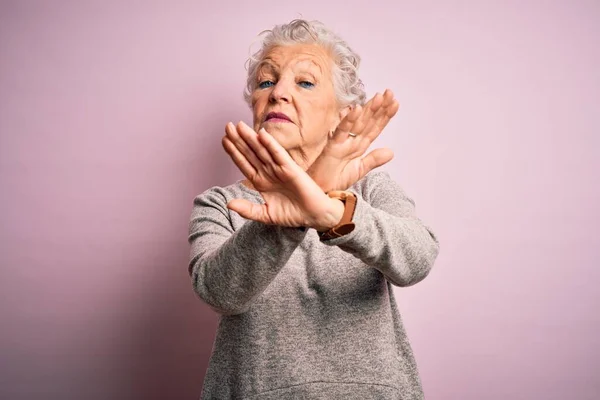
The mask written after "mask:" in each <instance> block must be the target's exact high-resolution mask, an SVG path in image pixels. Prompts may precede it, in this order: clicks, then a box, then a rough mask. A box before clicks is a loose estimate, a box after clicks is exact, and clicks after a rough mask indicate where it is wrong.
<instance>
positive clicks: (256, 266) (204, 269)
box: [189, 221, 306, 315]
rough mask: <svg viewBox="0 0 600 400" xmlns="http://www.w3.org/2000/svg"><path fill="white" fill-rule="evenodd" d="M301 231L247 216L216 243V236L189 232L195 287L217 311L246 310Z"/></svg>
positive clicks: (280, 265) (298, 239)
mask: <svg viewBox="0 0 600 400" xmlns="http://www.w3.org/2000/svg"><path fill="white" fill-rule="evenodd" d="M199 223H202V222H199ZM204 223H207V222H204ZM305 235H306V232H304V231H301V230H299V229H296V228H285V227H280V226H275V225H265V224H262V223H259V222H255V221H248V222H247V223H246V224H244V225H243V226H242V227H241V228H240V229H238V230H237V231H235V232H234V233H233V234H231V235H230V236H229V237H228V238H227V239H226V240H225V241H223V242H222V243H220V244H219V243H215V241H217V240H219V238H217V237H215V236H214V235H209V234H206V233H204V234H203V233H202V229H201V228H199V229H197V230H196V232H195V233H193V234H192V235H191V236H190V242H191V243H192V244H193V246H192V250H191V251H192V254H191V260H190V264H189V271H190V275H191V278H192V285H193V287H194V290H195V292H196V293H197V294H198V296H199V297H200V298H202V299H203V300H204V301H205V302H206V303H207V304H208V305H209V306H211V308H213V309H214V310H215V311H217V312H219V313H221V314H224V315H233V314H240V313H242V312H244V311H246V310H247V309H248V308H249V307H250V305H251V304H252V302H253V301H254V300H255V299H256V298H257V297H258V296H259V295H260V294H261V293H262V292H263V291H264V290H265V289H266V288H267V286H268V285H269V284H270V283H271V282H272V281H273V279H274V278H275V277H276V276H277V274H278V273H279V271H280V270H281V269H282V268H283V267H284V266H285V264H286V262H287V261H288V259H289V258H290V256H291V255H292V253H293V251H294V250H295V249H296V247H297V246H298V245H299V244H300V243H301V242H302V240H303V238H304V236H305ZM202 236H204V237H202ZM207 248H212V249H214V250H212V251H206V249H207Z"/></svg>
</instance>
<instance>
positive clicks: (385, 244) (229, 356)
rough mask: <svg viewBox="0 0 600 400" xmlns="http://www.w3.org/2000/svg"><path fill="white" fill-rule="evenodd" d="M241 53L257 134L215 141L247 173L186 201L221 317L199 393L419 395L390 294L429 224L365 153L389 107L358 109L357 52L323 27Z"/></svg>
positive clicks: (236, 130) (412, 279)
mask: <svg viewBox="0 0 600 400" xmlns="http://www.w3.org/2000/svg"><path fill="white" fill-rule="evenodd" d="M266 33H267V35H266V37H265V38H264V40H263V43H262V47H261V48H260V50H259V51H258V52H257V53H256V54H254V55H253V56H252V57H251V58H250V63H249V67H248V83H247V90H246V93H245V95H246V99H247V101H248V102H249V104H250V105H251V107H252V111H253V118H254V122H253V127H250V126H248V125H246V124H244V123H243V122H240V123H239V124H237V125H233V124H231V123H229V124H227V126H226V128H225V131H226V134H225V136H224V138H223V142H222V143H223V146H224V148H225V150H226V151H227V153H228V154H229V156H230V157H231V158H232V160H233V161H234V163H235V164H236V165H237V167H238V168H239V169H240V170H241V172H242V173H243V174H244V176H245V177H246V179H245V180H240V181H238V182H236V183H233V184H231V185H229V186H225V187H213V188H210V189H208V190H206V191H205V192H203V193H202V194H200V195H198V196H197V197H196V198H195V199H194V206H193V211H192V215H191V221H190V231H189V243H190V244H191V256H190V263H189V273H190V276H191V280H192V284H193V288H194V290H195V292H196V293H197V294H198V296H199V297H200V298H201V299H202V300H203V301H205V302H206V303H207V304H208V305H209V306H210V307H211V308H212V309H214V310H215V311H216V312H217V313H219V314H220V322H219V327H218V330H217V335H216V339H215V343H214V346H213V351H212V356H211V359H210V363H209V367H208V371H207V373H206V378H205V381H204V387H203V393H202V398H205V399H420V398H423V391H422V387H421V382H420V378H419V375H418V370H417V365H416V362H415V359H414V356H413V352H412V350H411V346H410V344H409V341H408V339H407V336H406V333H405V329H404V327H403V324H402V320H401V317H400V315H399V312H398V307H397V304H396V300H395V298H394V291H393V285H395V286H409V285H413V284H415V283H417V282H419V281H421V280H422V279H423V278H425V276H426V275H427V274H428V273H429V271H430V269H431V267H432V265H433V263H434V260H435V259H436V256H437V254H438V250H439V245H438V241H437V239H436V236H435V235H434V233H433V232H432V231H431V230H430V229H429V228H428V227H427V226H425V225H424V224H423V223H422V222H421V221H420V220H419V219H418V218H417V216H416V215H415V204H414V202H413V200H412V199H410V198H409V197H407V195H406V194H405V193H404V191H403V190H402V189H401V187H400V186H399V185H398V184H397V183H396V182H395V181H394V180H392V179H391V178H390V176H389V175H388V174H387V173H386V172H379V171H373V169H375V168H377V167H379V166H381V165H383V164H385V163H387V162H388V161H389V160H391V158H392V157H393V154H392V152H391V151H390V150H389V149H377V150H374V151H373V152H371V153H369V154H367V155H366V156H364V157H363V154H364V153H365V151H366V150H367V148H368V147H369V145H370V144H371V143H372V142H373V140H375V139H376V138H377V136H378V135H379V134H380V133H381V131H382V129H383V128H384V127H385V126H386V124H387V123H388V121H389V120H390V118H391V117H393V116H394V115H395V113H396V112H397V110H398V103H397V101H396V100H395V99H394V96H393V94H392V93H391V91H389V90H386V91H385V93H384V94H383V95H382V94H377V95H376V96H375V97H373V98H372V99H371V100H370V101H369V102H367V103H366V104H365V93H364V90H363V87H362V83H361V81H360V79H358V76H357V69H358V65H359V62H360V58H359V56H358V55H357V54H355V53H354V52H353V51H352V50H351V49H350V47H349V46H348V45H347V44H346V43H345V42H344V41H343V40H342V39H340V38H339V37H338V36H337V35H335V34H334V33H332V32H331V31H330V30H328V29H327V28H326V27H324V26H323V25H322V24H321V23H319V22H316V21H313V22H308V21H304V20H294V21H292V22H291V23H289V24H285V25H279V26H276V27H275V28H273V29H272V30H270V31H267V32H266Z"/></svg>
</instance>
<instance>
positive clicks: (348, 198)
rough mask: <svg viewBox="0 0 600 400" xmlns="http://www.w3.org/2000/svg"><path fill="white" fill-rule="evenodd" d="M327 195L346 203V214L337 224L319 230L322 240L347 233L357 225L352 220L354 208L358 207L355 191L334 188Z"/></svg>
mask: <svg viewBox="0 0 600 400" xmlns="http://www.w3.org/2000/svg"><path fill="white" fill-rule="evenodd" d="M327 196H329V197H331V198H332V199H338V200H341V201H342V202H343V203H344V214H343V215H342V219H341V220H340V222H339V223H338V224H337V225H336V226H334V227H333V228H331V229H329V230H327V231H324V232H317V233H318V234H319V239H320V240H329V239H334V238H338V237H341V236H344V235H347V234H348V233H350V232H352V231H353V230H354V227H355V225H354V222H352V217H353V216H354V210H355V209H356V196H355V195H354V193H352V192H350V191H347V190H332V191H329V192H327Z"/></svg>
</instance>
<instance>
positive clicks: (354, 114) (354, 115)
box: [332, 104, 363, 143]
mask: <svg viewBox="0 0 600 400" xmlns="http://www.w3.org/2000/svg"><path fill="white" fill-rule="evenodd" d="M362 112H363V107H362V106H361V105H360V104H359V105H356V106H355V107H354V108H352V110H350V112H349V113H348V114H347V115H346V117H345V118H344V119H343V120H342V121H341V122H340V123H339V125H338V126H337V128H336V129H335V132H334V134H333V137H332V139H333V140H334V141H335V142H336V143H340V142H343V141H345V140H346V139H348V133H350V132H351V130H350V129H351V128H352V127H353V126H354V124H355V123H356V121H357V119H358V117H360V115H361V114H362Z"/></svg>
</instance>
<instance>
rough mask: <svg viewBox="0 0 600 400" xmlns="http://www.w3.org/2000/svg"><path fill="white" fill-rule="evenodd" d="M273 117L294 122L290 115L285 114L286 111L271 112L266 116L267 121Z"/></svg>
mask: <svg viewBox="0 0 600 400" xmlns="http://www.w3.org/2000/svg"><path fill="white" fill-rule="evenodd" d="M271 119H277V120H284V121H288V122H292V120H291V119H290V117H288V116H287V115H285V114H284V113H281V112H270V113H268V114H267V117H266V118H265V122H266V121H268V120H271Z"/></svg>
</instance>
